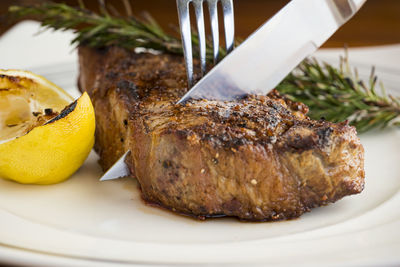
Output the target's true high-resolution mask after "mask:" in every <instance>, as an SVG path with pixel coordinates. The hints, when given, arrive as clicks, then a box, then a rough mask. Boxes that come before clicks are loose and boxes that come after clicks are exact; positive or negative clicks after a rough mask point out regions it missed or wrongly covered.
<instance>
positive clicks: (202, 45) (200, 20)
mask: <svg viewBox="0 0 400 267" xmlns="http://www.w3.org/2000/svg"><path fill="white" fill-rule="evenodd" d="M193 4H194V8H195V13H196V19H197V32H198V35H199V50H200V64H201V76H203V75H204V74H205V72H206V33H205V30H204V13H203V0H194V1H193Z"/></svg>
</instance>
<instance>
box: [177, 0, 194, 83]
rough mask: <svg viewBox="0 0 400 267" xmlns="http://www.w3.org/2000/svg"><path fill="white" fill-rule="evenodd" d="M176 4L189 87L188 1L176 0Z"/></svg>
mask: <svg viewBox="0 0 400 267" xmlns="http://www.w3.org/2000/svg"><path fill="white" fill-rule="evenodd" d="M176 3H177V6H178V15H179V25H180V30H181V36H182V45H183V52H184V57H185V64H186V72H187V79H188V85H189V88H190V87H192V85H193V58H192V57H193V53H192V35H191V30H190V16H189V1H187V0H176Z"/></svg>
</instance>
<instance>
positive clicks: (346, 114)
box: [277, 54, 400, 132]
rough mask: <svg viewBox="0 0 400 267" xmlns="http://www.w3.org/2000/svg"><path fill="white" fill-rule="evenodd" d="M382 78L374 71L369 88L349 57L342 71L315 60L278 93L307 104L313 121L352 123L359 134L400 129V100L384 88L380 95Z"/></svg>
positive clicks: (307, 62) (287, 80) (288, 79)
mask: <svg viewBox="0 0 400 267" xmlns="http://www.w3.org/2000/svg"><path fill="white" fill-rule="evenodd" d="M377 81H378V78H377V76H376V75H375V70H374V68H372V70H371V75H370V78H369V81H368V83H367V84H365V82H364V81H362V80H360V79H359V78H358V75H357V73H356V71H355V72H353V71H351V68H350V66H349V63H348V57H347V54H346V56H345V57H344V58H341V63H340V67H339V69H337V68H334V67H332V66H331V65H329V64H327V63H323V64H321V63H320V62H318V61H317V60H315V59H307V60H305V61H303V62H302V63H301V64H300V65H299V66H298V67H297V69H296V70H294V71H293V72H292V73H291V74H289V75H288V76H287V77H286V78H285V80H284V81H282V82H281V84H279V85H278V87H277V90H278V91H279V92H281V93H283V94H286V95H287V97H288V98H289V99H291V100H293V101H298V102H302V103H304V104H306V105H307V106H308V107H309V108H310V112H309V114H308V115H309V116H310V117H311V118H313V119H321V118H324V119H326V120H328V121H332V122H341V121H345V120H348V121H349V123H350V124H351V125H354V126H355V127H356V128H357V130H358V131H359V132H366V131H368V130H371V129H373V128H385V127H386V126H388V125H389V124H394V125H397V126H400V123H399V122H398V121H397V122H396V119H398V118H400V99H399V98H395V97H393V96H391V95H387V94H386V92H385V88H384V87H383V85H382V84H381V86H380V87H381V91H382V93H381V94H378V93H377V92H376V88H377Z"/></svg>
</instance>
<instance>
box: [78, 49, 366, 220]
mask: <svg viewBox="0 0 400 267" xmlns="http://www.w3.org/2000/svg"><path fill="white" fill-rule="evenodd" d="M79 60H80V78H79V85H80V88H81V89H82V90H87V91H88V92H89V94H90V96H91V98H92V101H93V104H94V107H95V112H96V120H97V129H96V145H95V148H96V150H97V152H98V153H99V155H100V158H101V159H100V163H101V165H102V166H103V168H104V169H107V168H108V167H110V166H111V165H112V164H113V163H114V162H115V161H116V160H117V159H118V158H119V157H120V156H121V155H122V154H123V153H124V152H125V151H127V150H131V154H130V157H129V158H128V161H127V163H128V166H129V169H130V171H131V173H132V176H134V177H136V178H137V180H138V181H139V184H140V187H141V190H142V196H143V198H144V199H145V200H147V201H149V202H151V203H156V204H159V205H161V206H163V207H166V208H168V209H171V210H173V211H176V212H179V213H184V214H188V215H194V216H197V217H198V218H205V217H212V216H222V215H225V216H234V217H238V218H240V219H244V220H280V219H287V218H294V217H298V216H300V215H301V214H303V213H304V212H306V211H308V210H310V208H313V207H317V206H321V205H325V204H327V203H330V202H334V201H336V200H338V199H340V198H342V197H344V196H346V195H351V194H356V193H359V192H361V191H362V189H363V186H364V166H363V164H364V159H363V157H364V150H363V147H362V145H361V144H360V140H359V139H358V137H357V135H356V130H355V129H354V128H353V127H351V126H348V125H347V124H346V123H339V124H334V123H330V122H327V121H314V120H311V119H309V118H308V117H307V116H306V113H307V110H308V109H307V107H306V106H305V105H303V104H301V103H294V102H291V101H289V100H287V99H285V98H283V97H281V96H279V94H278V93H277V92H275V91H273V92H271V93H270V94H269V95H268V96H248V97H245V98H244V99H241V100H238V101H231V102H222V101H206V100H196V101H191V102H189V103H187V104H185V105H176V104H175V102H176V101H177V100H178V99H179V98H180V97H181V96H182V95H183V94H184V93H185V92H186V90H187V88H186V78H185V69H184V65H183V63H182V61H183V60H182V58H181V57H179V56H174V55H152V54H147V53H142V54H136V53H134V52H132V51H127V50H124V49H122V48H116V47H112V48H108V49H103V50H94V49H89V48H85V47H80V48H79Z"/></svg>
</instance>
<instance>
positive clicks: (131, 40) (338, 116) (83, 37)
mask: <svg viewBox="0 0 400 267" xmlns="http://www.w3.org/2000/svg"><path fill="white" fill-rule="evenodd" d="M80 2H81V3H83V2H82V1H80ZM99 2H100V7H101V8H100V13H95V12H93V11H90V10H88V9H85V8H84V5H83V4H81V6H80V7H71V6H68V5H66V4H62V3H53V2H44V3H41V4H38V5H28V6H12V7H10V9H9V15H11V16H12V17H14V18H24V17H30V18H32V17H33V18H34V19H36V20H38V21H40V22H41V23H42V26H43V27H45V28H53V29H56V30H67V29H71V30H73V31H74V32H75V34H76V38H75V39H74V40H73V41H72V43H73V44H84V45H88V46H92V47H104V46H110V45H117V46H121V47H125V48H128V49H133V48H136V47H143V48H149V49H155V50H158V51H161V52H165V53H172V54H180V55H181V54H182V48H181V42H180V40H179V39H178V38H176V37H174V36H172V35H169V34H167V33H166V32H165V31H164V30H163V29H162V28H161V27H160V25H159V24H158V23H157V22H156V21H155V20H154V19H153V18H152V17H151V16H149V15H146V16H144V17H143V18H137V17H134V16H132V15H131V14H130V12H129V13H128V15H129V16H128V17H123V16H113V15H111V14H110V12H108V10H107V8H106V6H105V4H104V0H102V1H99ZM192 39H193V42H194V44H198V38H197V36H196V35H193V37H192ZM194 53H195V54H196V53H198V51H196V50H195V51H194ZM220 55H221V56H224V55H225V51H224V50H223V49H221V50H220ZM207 59H208V60H209V61H210V62H211V61H212V49H211V46H210V43H208V46H207ZM376 84H377V77H376V76H375V74H374V71H372V72H371V77H370V79H369V81H368V83H367V84H365V83H364V82H363V81H360V80H359V78H358V77H357V75H355V74H354V73H353V72H352V71H351V70H350V68H349V66H348V61H347V56H346V57H345V58H344V59H343V60H342V62H341V66H340V68H338V69H337V68H334V67H333V66H331V65H329V64H326V63H324V64H321V63H319V62H318V61H316V60H305V61H304V62H302V63H301V64H300V65H299V66H298V68H297V69H296V70H294V71H293V72H292V73H291V74H290V75H288V76H287V77H286V78H285V80H284V81H283V82H282V83H281V84H280V85H278V87H277V89H278V91H280V92H281V93H284V94H286V95H287V96H288V97H289V98H290V99H291V100H293V101H298V102H303V103H305V104H306V105H308V106H309V108H310V113H309V115H310V117H311V118H313V119H320V118H325V119H327V120H329V121H333V122H340V121H345V120H348V121H349V123H350V124H352V125H354V126H356V127H357V130H358V131H359V132H365V131H368V130H370V129H373V128H377V127H380V128H384V127H386V126H388V125H397V126H400V123H399V122H396V121H397V120H396V119H398V118H399V117H400V99H399V98H395V97H393V96H388V95H387V94H386V93H385V91H384V88H383V86H381V88H382V94H381V95H380V94H378V93H377V92H376V87H377V86H376Z"/></svg>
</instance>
